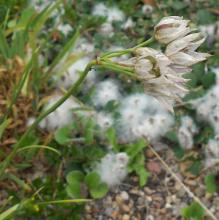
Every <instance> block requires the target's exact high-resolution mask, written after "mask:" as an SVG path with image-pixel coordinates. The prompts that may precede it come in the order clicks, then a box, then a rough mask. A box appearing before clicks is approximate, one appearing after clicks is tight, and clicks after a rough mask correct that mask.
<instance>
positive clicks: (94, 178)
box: [85, 171, 100, 190]
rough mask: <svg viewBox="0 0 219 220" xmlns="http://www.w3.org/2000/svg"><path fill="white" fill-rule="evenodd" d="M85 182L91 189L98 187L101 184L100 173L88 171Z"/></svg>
mask: <svg viewBox="0 0 219 220" xmlns="http://www.w3.org/2000/svg"><path fill="white" fill-rule="evenodd" d="M85 183H86V184H87V186H88V188H89V189H90V190H91V189H96V188H97V187H98V186H99V184H100V176H99V174H98V173H97V172H94V171H93V172H91V173H88V174H87V176H86V177H85Z"/></svg>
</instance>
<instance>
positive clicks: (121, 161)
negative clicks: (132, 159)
mask: <svg viewBox="0 0 219 220" xmlns="http://www.w3.org/2000/svg"><path fill="white" fill-rule="evenodd" d="M128 160H129V158H128V155H127V154H126V153H117V154H114V153H108V154H107V155H106V156H105V157H103V158H102V160H101V161H100V163H99V164H98V165H97V167H96V171H97V172H98V173H99V175H100V178H101V180H102V181H103V182H105V183H106V184H107V185H108V186H109V187H113V186H115V185H118V184H120V183H121V182H122V181H123V180H124V179H125V177H126V175H127V164H128Z"/></svg>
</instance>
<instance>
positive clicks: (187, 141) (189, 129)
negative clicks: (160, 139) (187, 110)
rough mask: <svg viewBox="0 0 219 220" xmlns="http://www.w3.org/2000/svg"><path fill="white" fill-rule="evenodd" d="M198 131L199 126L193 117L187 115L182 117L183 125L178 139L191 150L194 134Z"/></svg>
mask: <svg viewBox="0 0 219 220" xmlns="http://www.w3.org/2000/svg"><path fill="white" fill-rule="evenodd" d="M197 132H198V128H197V126H196V124H195V123H194V121H193V119H192V118H191V117H190V116H188V115H186V116H183V117H182V118H181V125H180V127H179V129H178V134H177V136H178V140H179V143H180V146H181V147H182V148H184V149H185V150H190V149H192V147H193V144H194V143H193V136H194V135H195V134H196V133H197Z"/></svg>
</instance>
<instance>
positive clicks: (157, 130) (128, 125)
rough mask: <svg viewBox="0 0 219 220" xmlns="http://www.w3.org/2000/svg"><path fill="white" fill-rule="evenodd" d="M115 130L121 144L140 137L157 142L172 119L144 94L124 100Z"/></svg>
mask: <svg viewBox="0 0 219 220" xmlns="http://www.w3.org/2000/svg"><path fill="white" fill-rule="evenodd" d="M119 114H120V118H119V120H118V121H117V130H118V136H119V140H120V141H121V142H133V141H135V140H137V139H139V138H141V137H145V138H147V139H150V140H151V141H152V140H157V139H159V138H160V137H161V136H162V135H164V134H165V133H166V132H167V131H168V130H169V129H170V127H171V126H172V125H173V123H174V120H173V117H172V116H171V115H170V114H169V113H168V112H167V111H166V110H165V109H163V108H162V107H161V106H160V105H159V103H158V101H157V100H156V99H155V98H153V97H151V96H148V95H145V94H133V95H131V96H129V97H127V98H125V99H124V100H123V101H122V103H121V107H120V109H119Z"/></svg>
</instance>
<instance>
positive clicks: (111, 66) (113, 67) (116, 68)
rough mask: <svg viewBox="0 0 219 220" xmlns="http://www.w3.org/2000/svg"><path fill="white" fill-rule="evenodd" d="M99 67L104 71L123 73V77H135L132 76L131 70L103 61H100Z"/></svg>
mask: <svg viewBox="0 0 219 220" xmlns="http://www.w3.org/2000/svg"><path fill="white" fill-rule="evenodd" d="M99 65H100V66H102V67H104V68H106V69H110V70H114V71H117V72H120V73H123V74H125V75H128V76H131V77H135V75H134V74H133V70H132V68H128V67H123V66H121V65H117V64H115V63H113V62H110V61H105V60H103V61H102V60H100V62H99Z"/></svg>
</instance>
